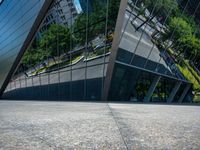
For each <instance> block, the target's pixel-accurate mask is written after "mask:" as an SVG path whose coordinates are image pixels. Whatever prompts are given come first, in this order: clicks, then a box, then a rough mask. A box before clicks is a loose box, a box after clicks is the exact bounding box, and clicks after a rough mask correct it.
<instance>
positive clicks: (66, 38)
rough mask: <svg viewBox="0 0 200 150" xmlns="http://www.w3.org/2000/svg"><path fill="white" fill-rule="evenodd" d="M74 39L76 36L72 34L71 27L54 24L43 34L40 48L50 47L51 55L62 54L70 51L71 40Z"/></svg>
mask: <svg viewBox="0 0 200 150" xmlns="http://www.w3.org/2000/svg"><path fill="white" fill-rule="evenodd" d="M73 40H74V38H73V37H72V36H71V33H70V30H69V28H66V27H64V26H62V25H58V24H52V25H51V26H50V27H49V29H48V30H47V31H46V32H45V33H44V34H43V36H42V38H41V40H40V43H39V48H40V49H42V50H44V51H45V49H48V50H49V51H50V55H51V56H54V57H55V56H60V55H61V54H63V53H67V52H68V51H70V42H73Z"/></svg>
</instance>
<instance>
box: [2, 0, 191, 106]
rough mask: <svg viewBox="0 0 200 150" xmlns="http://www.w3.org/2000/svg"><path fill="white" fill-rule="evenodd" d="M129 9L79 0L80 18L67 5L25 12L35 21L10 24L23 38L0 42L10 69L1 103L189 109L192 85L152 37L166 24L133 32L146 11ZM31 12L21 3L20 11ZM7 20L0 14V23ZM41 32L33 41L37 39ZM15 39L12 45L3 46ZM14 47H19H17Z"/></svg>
mask: <svg viewBox="0 0 200 150" xmlns="http://www.w3.org/2000/svg"><path fill="white" fill-rule="evenodd" d="M5 2H6V1H5ZM14 2H17V0H14V1H13V3H14ZM134 3H135V1H134ZM134 3H131V4H130V3H127V0H123V1H122V0H104V1H101V2H99V1H95V0H88V3H86V1H81V0H80V5H81V7H82V10H83V12H82V13H77V11H76V10H75V6H74V3H72V1H71V0H60V1H57V0H51V1H49V0H46V1H45V2H44V3H40V4H38V5H39V6H40V7H39V8H38V7H37V9H35V10H33V12H32V11H30V14H31V13H33V14H36V16H37V17H36V16H35V18H31V19H33V20H32V22H30V23H29V24H28V25H26V26H23V24H20V22H19V21H18V20H15V21H16V22H17V23H19V25H18V26H19V27H21V28H24V27H28V29H27V30H26V32H27V34H24V36H23V37H24V38H19V37H18V36H17V37H15V39H12V38H11V39H10V40H9V41H6V43H4V40H5V37H4V39H2V36H1V37H0V42H1V43H3V44H1V45H0V49H3V48H4V51H6V52H5V54H4V53H3V52H2V51H0V54H1V56H2V57H1V58H0V63H2V64H3V65H4V66H6V65H7V64H9V66H8V68H6V69H5V68H4V67H2V66H0V69H2V71H0V76H1V77H4V78H1V80H0V81H1V82H0V83H1V84H0V88H1V94H2V96H3V98H14V99H48V100H103V101H106V100H109V101H132V102H164V103H182V102H191V100H192V99H191V97H192V96H191V95H192V94H191V93H192V88H191V87H192V86H191V82H190V81H188V80H187V79H186V78H185V76H184V75H183V74H182V72H181V71H180V69H179V68H178V67H177V66H178V65H180V64H178V63H177V62H178V61H176V60H175V59H174V58H173V57H172V56H171V55H170V53H169V52H168V51H167V50H165V47H162V46H163V45H159V44H158V43H156V42H155V41H154V40H156V39H153V37H152V35H153V33H155V32H156V33H158V35H157V37H159V36H161V35H159V33H164V32H165V31H164V29H163V28H166V27H165V25H164V24H161V23H160V22H159V21H158V20H157V18H156V17H155V18H154V19H152V20H151V22H150V21H149V22H148V21H146V25H144V26H142V27H141V29H140V30H136V29H137V28H138V27H139V26H141V25H142V24H143V23H144V22H145V20H143V19H147V17H148V16H150V14H151V12H149V11H147V10H146V14H148V16H139V15H138V14H137V11H136V10H135V6H134V5H137V4H134ZM51 4H52V5H51ZM87 4H88V5H87ZM120 4H121V5H120ZM2 6H3V7H6V6H7V5H6V4H5V5H4V4H2ZM22 6H23V7H22ZM31 6H34V4H30V6H29V5H27V6H26V5H24V4H23V3H22V5H19V8H21V9H30V7H31ZM51 6H52V7H51ZM98 6H99V7H98ZM8 7H11V6H10V5H8ZM16 7H17V6H16ZM26 7H28V8H26ZM138 7H139V6H138V5H137V8H138ZM71 8H73V9H71ZM87 8H89V9H90V11H86V10H87ZM119 8H120V9H119ZM16 10H17V8H16ZM0 11H1V8H0ZM39 12H40V13H39ZM5 14H6V13H5ZM5 14H4V13H2V14H0V19H1V20H3V22H4V19H3V18H4V16H5ZM30 14H29V16H26V17H27V18H24V17H22V16H21V15H23V14H21V15H20V14H19V18H23V19H25V20H23V22H26V21H27V20H28V18H29V19H30ZM37 14H40V15H37ZM12 15H13V14H9V13H8V17H9V16H12ZM45 16H46V17H45ZM62 16H65V17H62ZM166 19H167V17H166ZM27 22H28V21H27ZM166 22H169V21H166ZM4 23H7V26H8V27H10V26H12V25H13V22H6V21H5V22H4ZM153 25H154V26H153ZM162 26H164V27H162ZM0 27H1V25H0ZM39 27H40V28H39ZM31 29H32V30H31ZM5 30H6V28H0V35H3V36H7V35H6V32H5ZM7 30H9V29H8V28H7ZM12 30H14V31H13V32H15V30H16V31H18V29H17V28H16V29H12ZM44 31H45V32H44ZM159 31H160V32H159ZM21 32H22V31H21ZM41 32H43V34H41V37H40V38H38V39H37V40H35V38H34V37H35V36H34V35H37V34H38V33H41ZM17 33H19V32H17ZM8 37H12V36H11V35H9V36H8ZM13 40H14V41H16V43H14V44H15V45H13V46H12V45H10V46H7V45H8V43H12V41H13ZM31 41H32V42H31ZM155 43H156V44H155ZM17 44H21V45H19V46H18V48H14V47H15V46H16V45H17ZM11 46H12V47H11ZM12 49H13V50H12ZM14 50H15V52H14V53H13V51H14ZM5 60H7V61H5ZM8 62H9V63H8ZM19 62H20V63H19ZM17 66H18V68H17ZM16 68H17V70H16V71H15V69H16Z"/></svg>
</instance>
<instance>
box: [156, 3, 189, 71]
mask: <svg viewBox="0 0 200 150" xmlns="http://www.w3.org/2000/svg"><path fill="white" fill-rule="evenodd" d="M189 1H190V0H188V1H187V4H186V6H185V8H184V9H183V11H182V13H181V15H180V17H182V16H183V14H184V12H185V10H186V7H187V6H188V3H189ZM177 27H178V25H176V26H175V29H174V30H173V32H172V34H171V36H170V41H171V40H172V37H173V36H174V34H175V31H176V29H177ZM168 48H169V46H168V47H166V48H165V49H164V53H165V52H166V51H167V49H168ZM161 59H162V57H160V59H159V61H158V63H157V65H156V68H155V71H156V70H158V67H159V65H160V61H161Z"/></svg>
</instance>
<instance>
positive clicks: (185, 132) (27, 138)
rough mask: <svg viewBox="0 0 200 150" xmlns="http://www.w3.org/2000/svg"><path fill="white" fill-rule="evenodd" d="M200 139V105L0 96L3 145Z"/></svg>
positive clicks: (113, 146) (170, 144) (133, 144)
mask: <svg viewBox="0 0 200 150" xmlns="http://www.w3.org/2000/svg"><path fill="white" fill-rule="evenodd" d="M199 139H200V107H199V106H177V105H144V104H120V103H95V102H50V101H46V102H39V101H0V150H62V149H63V150H74V149H76V150H79V149H80V150H88V149H89V150H90V149H91V150H95V149H99V150H117V149H119V150H126V149H129V150H135V149H136V150H143V149H150V150H151V149H152V150H154V149H159V150H163V149H164V150H167V149H169V150H173V149H174V150H179V149H186V150H188V149H197V150H199V149H200V141H199Z"/></svg>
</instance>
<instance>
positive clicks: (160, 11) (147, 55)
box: [108, 0, 200, 102]
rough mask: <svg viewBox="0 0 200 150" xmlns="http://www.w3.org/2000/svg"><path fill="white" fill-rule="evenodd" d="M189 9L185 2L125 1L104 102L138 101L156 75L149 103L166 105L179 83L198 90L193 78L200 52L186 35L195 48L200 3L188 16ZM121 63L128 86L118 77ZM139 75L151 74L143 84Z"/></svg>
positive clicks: (161, 0) (158, 0)
mask: <svg viewBox="0 0 200 150" xmlns="http://www.w3.org/2000/svg"><path fill="white" fill-rule="evenodd" d="M182 3H184V5H182ZM188 5H189V0H187V1H184V2H183V1H176V0H167V1H166V0H144V1H141V0H129V1H128V4H127V8H126V12H125V17H124V23H123V28H122V34H121V38H120V43H119V49H118V50H117V56H116V60H115V67H114V73H113V78H112V81H111V85H110V93H109V98H108V99H109V100H113V99H116V100H118V98H121V100H129V101H132V100H133V101H143V100H144V97H145V96H146V94H147V91H148V89H150V87H151V85H152V84H153V82H152V81H153V80H152V77H151V76H153V77H155V76H160V77H161V79H160V80H159V81H158V83H157V85H156V88H155V91H154V92H153V94H152V96H151V100H150V101H152V102H154V101H155V102H166V100H167V98H169V95H170V93H171V92H172V90H173V88H174V86H175V85H176V83H178V82H181V85H185V86H184V88H186V85H188V84H193V92H196V93H198V92H199V90H200V82H199V81H197V80H198V78H200V74H199V73H198V72H199V71H198V69H197V66H195V65H194V64H195V63H196V62H197V61H196V59H197V58H199V56H200V55H199V54H200V53H199V52H200V48H199V47H196V46H195V44H192V42H190V41H191V40H190V39H189V37H190V38H193V41H196V42H197V43H199V44H200V39H199V36H198V30H199V25H198V22H197V21H196V18H195V16H196V13H197V12H198V10H200V2H197V3H196V7H195V9H194V11H192V12H189V11H190V10H189V9H188ZM182 6H183V7H182ZM183 24H184V25H186V26H184V25H183ZM186 28H187V29H186ZM199 44H197V45H199ZM191 47H193V48H191ZM195 47H196V48H195ZM123 65H124V68H126V69H127V70H126V71H124V72H130V73H127V74H128V75H129V76H130V77H127V78H130V79H129V80H127V79H126V76H125V77H124V79H121V80H126V81H127V82H125V81H124V82H123V81H122V82H121V80H120V79H119V74H120V75H122V72H121V73H119V69H121V68H123V67H122V66H123ZM119 66H120V68H119ZM125 66H126V67H125ZM133 70H135V71H133ZM132 71H133V73H131V72H132ZM143 72H148V73H149V74H150V75H149V77H148V78H149V79H150V80H149V81H150V82H148V81H145V80H144V78H143ZM195 72H196V73H195ZM122 76H123V75H122ZM131 79H134V81H132V80H131ZM136 82H138V83H136ZM122 83H123V84H122ZM141 83H143V84H142V85H141ZM116 87H117V88H116ZM124 88H131V89H129V90H125V91H126V92H127V93H126V94H123V92H122V91H124ZM181 88H182V86H181ZM116 89H117V90H116ZM129 91H135V92H132V93H131V92H129ZM121 92H122V93H121ZM134 93H135V94H134ZM125 95H126V96H125ZM135 95H142V96H135ZM130 97H131V98H130ZM176 97H177V96H176ZM179 97H180V96H179ZM174 101H177V99H176V100H175V99H174Z"/></svg>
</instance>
